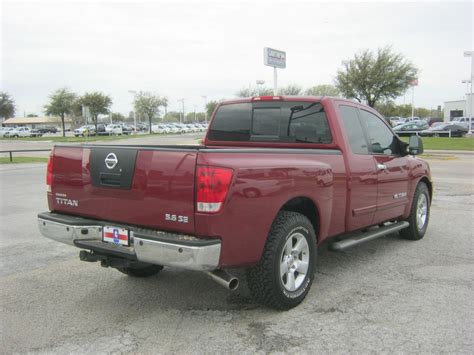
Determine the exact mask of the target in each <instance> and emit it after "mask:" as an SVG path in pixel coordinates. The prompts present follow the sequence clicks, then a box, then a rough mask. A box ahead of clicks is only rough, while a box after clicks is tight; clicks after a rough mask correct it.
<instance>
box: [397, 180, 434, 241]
mask: <svg viewBox="0 0 474 355" xmlns="http://www.w3.org/2000/svg"><path fill="white" fill-rule="evenodd" d="M430 205H431V204H430V192H429V190H428V186H426V184H425V183H424V182H420V183H419V184H418V185H417V187H416V190H415V194H414V196H413V202H412V206H411V211H410V216H409V217H408V219H407V221H408V222H409V223H410V226H409V227H407V228H405V229H402V230H401V231H400V235H401V236H402V237H403V238H405V239H408V240H420V239H421V238H423V237H424V235H425V233H426V230H427V229H428V222H429V220H430Z"/></svg>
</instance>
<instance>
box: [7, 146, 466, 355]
mask: <svg viewBox="0 0 474 355" xmlns="http://www.w3.org/2000/svg"><path fill="white" fill-rule="evenodd" d="M429 161H430V164H431V167H432V172H433V176H434V180H435V199H434V201H433V205H432V211H431V221H430V225H429V229H428V232H427V235H426V236H425V238H424V239H423V240H421V241H418V242H410V241H406V240H402V239H400V238H399V237H398V235H391V236H388V237H385V238H381V239H378V240H375V241H373V242H370V243H366V244H364V245H362V246H359V247H356V248H354V249H351V250H349V251H347V252H344V253H334V252H329V251H325V250H322V251H321V252H320V255H319V259H318V263H317V273H316V278H315V283H314V284H313V287H312V289H311V291H310V293H309V295H308V297H307V298H306V300H305V301H304V302H303V303H302V304H301V305H300V306H298V307H297V308H295V309H293V310H290V311H287V312H277V311H273V310H269V309H266V308H261V307H259V306H258V305H256V304H255V303H254V302H253V301H252V300H251V298H250V296H249V292H248V290H247V288H246V285H245V282H242V286H241V287H240V288H239V290H237V291H236V292H234V293H231V292H230V291H227V290H225V289H224V288H222V287H221V286H219V285H217V284H216V283H214V282H213V281H211V280H210V279H209V278H208V277H207V276H206V275H204V274H201V273H198V272H189V271H181V270H177V269H165V270H164V271H163V272H162V273H160V274H158V275H157V276H154V277H152V278H149V279H132V278H128V277H127V276H125V275H123V274H120V273H119V272H117V271H115V270H113V269H104V268H101V267H100V266H99V265H98V264H94V263H85V262H81V261H79V258H78V250H77V249H74V248H72V247H68V246H66V245H60V244H58V243H56V242H53V241H50V240H47V239H45V238H43V237H42V236H41V235H40V234H39V232H38V230H37V226H36V214H37V213H38V212H42V211H45V210H47V204H46V196H45V195H46V186H45V164H22V165H16V166H11V165H3V166H0V184H1V187H0V193H1V196H0V198H1V206H0V207H1V213H0V225H1V227H2V228H1V230H0V266H1V268H0V312H1V315H0V338H1V342H0V343H1V346H0V348H1V350H0V352H2V353H26V352H48V353H61V354H62V353H99V352H100V353H104V352H107V353H109V352H110V353H119V352H120V353H121V352H132V353H223V352H226V353H227V352H228V353H268V352H271V353H287V352H300V353H367V352H377V353H378V352H424V353H428V352H434V353H442V352H448V353H472V352H473V350H474V307H473V306H474V301H473V300H474V297H473V294H474V292H473V279H474V260H473V218H474V206H473V204H474V199H473V194H474V185H473V183H474V181H473V177H474V155H469V154H466V155H458V156H456V158H455V159H445V158H444V157H443V156H433V157H431V158H430V159H429Z"/></svg>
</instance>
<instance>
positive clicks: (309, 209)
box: [280, 197, 319, 240]
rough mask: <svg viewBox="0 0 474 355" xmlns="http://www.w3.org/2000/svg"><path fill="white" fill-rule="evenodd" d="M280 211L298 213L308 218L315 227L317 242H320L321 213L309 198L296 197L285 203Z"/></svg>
mask: <svg viewBox="0 0 474 355" xmlns="http://www.w3.org/2000/svg"><path fill="white" fill-rule="evenodd" d="M280 211H292V212H298V213H301V214H302V215H304V216H305V217H307V218H308V219H309V220H310V222H311V224H312V225H313V228H314V231H315V233H316V240H319V212H318V208H317V207H316V205H315V204H314V202H313V201H312V200H311V199H309V198H307V197H296V198H294V199H292V200H290V201H288V202H287V203H285V204H284V205H283V207H282V208H281V209H280Z"/></svg>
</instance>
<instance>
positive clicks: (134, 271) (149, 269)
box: [117, 265, 163, 277]
mask: <svg viewBox="0 0 474 355" xmlns="http://www.w3.org/2000/svg"><path fill="white" fill-rule="evenodd" d="M117 270H118V271H120V272H121V273H123V274H126V275H128V276H132V277H150V276H153V275H156V274H157V273H159V272H160V271H161V270H163V266H161V265H149V266H145V267H121V268H117Z"/></svg>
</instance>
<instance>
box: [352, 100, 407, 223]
mask: <svg viewBox="0 0 474 355" xmlns="http://www.w3.org/2000/svg"><path fill="white" fill-rule="evenodd" d="M359 112H360V117H361V120H362V125H363V127H364V129H365V130H366V132H367V138H368V141H369V150H370V153H371V155H372V157H373V159H374V164H375V166H376V169H377V209H376V211H375V216H374V221H373V223H374V224H378V223H380V222H385V221H388V220H391V219H395V218H397V217H399V216H401V215H402V214H403V212H404V211H405V208H406V205H407V204H408V203H409V202H410V201H409V199H408V179H409V166H408V157H406V156H403V157H402V156H401V146H400V141H399V139H398V137H397V136H396V135H394V134H393V132H392V131H391V130H390V129H389V128H388V126H387V124H386V123H385V122H384V121H383V119H381V118H380V117H378V116H376V115H375V114H373V113H371V112H369V111H366V110H363V109H361V110H360V111H359Z"/></svg>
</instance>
